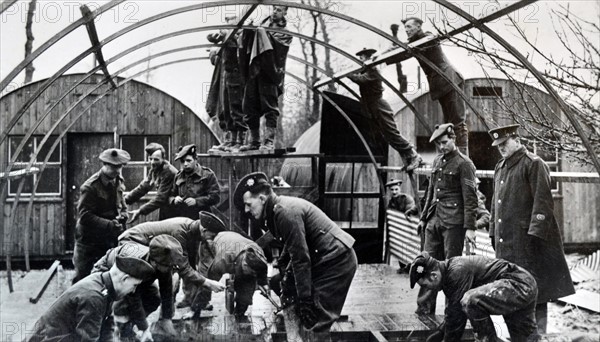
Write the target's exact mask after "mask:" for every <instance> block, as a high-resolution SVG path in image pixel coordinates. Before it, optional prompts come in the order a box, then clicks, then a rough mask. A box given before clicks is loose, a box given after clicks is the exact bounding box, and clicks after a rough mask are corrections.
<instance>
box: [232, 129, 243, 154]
mask: <svg viewBox="0 0 600 342" xmlns="http://www.w3.org/2000/svg"><path fill="white" fill-rule="evenodd" d="M245 143H246V131H238V132H237V138H235V139H233V145H232V146H231V148H230V149H229V150H230V151H231V152H233V153H237V152H239V151H240V148H241V147H242V146H243V145H244V144H245Z"/></svg>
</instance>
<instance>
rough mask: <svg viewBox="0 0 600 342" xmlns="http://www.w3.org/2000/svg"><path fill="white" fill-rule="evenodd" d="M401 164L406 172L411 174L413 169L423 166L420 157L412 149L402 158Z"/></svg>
mask: <svg viewBox="0 0 600 342" xmlns="http://www.w3.org/2000/svg"><path fill="white" fill-rule="evenodd" d="M402 162H403V163H404V167H405V169H406V172H412V171H413V170H414V169H416V168H418V167H419V165H421V164H423V158H421V155H419V154H418V153H417V151H416V150H415V149H414V148H413V149H411V151H410V153H408V154H406V155H404V156H402Z"/></svg>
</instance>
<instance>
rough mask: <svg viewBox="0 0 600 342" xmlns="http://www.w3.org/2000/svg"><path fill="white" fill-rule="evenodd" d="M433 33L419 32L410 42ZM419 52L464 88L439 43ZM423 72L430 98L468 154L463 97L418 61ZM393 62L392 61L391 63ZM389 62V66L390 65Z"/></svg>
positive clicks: (457, 143)
mask: <svg viewBox="0 0 600 342" xmlns="http://www.w3.org/2000/svg"><path fill="white" fill-rule="evenodd" d="M432 35H433V34H432V33H431V32H422V31H421V32H419V33H417V34H415V35H414V36H413V37H411V38H410V39H409V40H408V41H409V42H410V43H412V42H415V41H417V40H419V39H422V38H425V37H428V36H432ZM419 52H420V53H421V54H422V55H423V57H425V58H427V59H428V60H429V61H431V62H432V63H433V64H434V65H435V66H437V67H438V68H439V69H441V70H442V72H444V74H445V75H446V76H447V77H448V78H449V79H450V80H451V82H452V83H453V84H455V85H456V86H458V88H459V89H463V87H464V79H463V77H462V76H461V75H460V74H459V73H458V72H457V71H456V70H454V68H453V67H452V65H451V64H450V62H448V59H447V58H446V55H445V54H444V51H443V50H442V47H441V46H440V43H439V42H435V43H433V44H429V45H427V46H426V47H423V48H420V49H419ZM418 61H419V64H420V65H421V68H423V72H424V73H425V75H427V81H428V83H429V97H430V98H431V100H433V101H435V100H437V101H439V103H440V105H441V107H442V113H443V114H444V122H449V123H452V124H454V127H455V131H456V146H457V147H458V148H460V149H461V152H463V153H466V152H465V151H466V149H467V147H468V145H469V131H468V129H467V121H466V117H467V114H466V112H465V105H464V103H463V99H462V97H460V95H459V93H458V92H457V91H456V90H455V89H454V88H453V87H452V86H451V83H449V82H448V81H446V80H445V79H444V78H443V77H442V76H440V75H439V74H438V73H437V72H436V71H434V70H433V69H432V68H431V67H430V66H429V65H427V64H426V63H425V62H423V61H422V60H421V59H418ZM390 62H391V61H390ZM390 62H388V64H389V63H390Z"/></svg>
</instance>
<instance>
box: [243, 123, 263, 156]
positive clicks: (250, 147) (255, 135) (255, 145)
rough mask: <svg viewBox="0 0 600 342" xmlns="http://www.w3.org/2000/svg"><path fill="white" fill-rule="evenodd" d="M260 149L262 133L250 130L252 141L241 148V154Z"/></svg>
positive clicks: (257, 130)
mask: <svg viewBox="0 0 600 342" xmlns="http://www.w3.org/2000/svg"><path fill="white" fill-rule="evenodd" d="M259 147H260V131H259V129H258V128H257V129H251V130H250V141H249V142H248V143H247V144H245V145H242V146H240V152H244V151H254V150H258V149H259Z"/></svg>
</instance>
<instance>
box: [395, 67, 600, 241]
mask: <svg viewBox="0 0 600 342" xmlns="http://www.w3.org/2000/svg"><path fill="white" fill-rule="evenodd" d="M492 86H493V87H500V88H502V96H503V99H504V101H506V102H507V103H508V105H510V106H511V107H512V108H513V109H515V110H519V109H521V110H523V111H525V110H526V109H529V110H532V111H534V112H535V113H541V114H543V115H544V116H545V117H547V118H548V120H550V121H551V122H556V120H558V118H557V117H556V116H555V114H554V113H556V114H557V115H558V116H560V117H561V118H562V121H564V122H567V121H566V119H565V118H564V114H562V112H561V111H560V108H559V107H558V105H557V104H556V102H555V101H554V100H552V98H551V97H550V96H549V95H548V94H546V93H545V92H543V91H541V90H539V89H536V88H534V87H532V86H529V85H526V86H525V88H524V89H525V90H526V92H525V101H524V100H523V97H522V95H521V93H520V91H519V89H518V88H517V87H515V86H514V85H513V84H512V83H511V82H510V81H508V80H502V79H493V80H492V84H490V81H489V80H488V79H485V78H480V79H469V80H466V81H465V87H464V90H465V94H466V95H467V96H469V98H470V100H471V102H472V103H473V104H474V105H475V107H476V108H478V109H479V111H480V112H481V113H482V114H483V115H486V119H487V120H489V119H490V118H491V119H493V122H492V121H488V123H489V124H490V126H492V127H496V126H497V125H508V124H512V123H514V121H513V120H512V119H511V118H510V117H508V115H507V114H506V111H505V110H503V108H502V106H501V105H500V104H499V103H498V101H497V99H496V97H494V96H474V90H473V88H474V87H492ZM394 101H395V103H398V102H397V100H393V101H390V102H394ZM534 101H535V103H537V104H538V105H539V107H537V106H536V105H535V104H534ZM412 103H413V105H414V106H415V107H416V108H417V110H418V111H419V112H421V113H423V115H424V116H425V117H426V120H427V121H428V122H431V123H434V124H435V123H441V122H442V121H443V115H442V111H441V107H440V105H439V103H438V102H437V101H435V102H434V101H431V99H430V98H429V93H425V94H422V95H421V96H419V97H417V98H415V99H414V100H413V101H412ZM393 107H396V108H401V109H400V110H398V109H395V110H398V113H397V114H396V116H395V119H396V123H397V124H398V127H400V128H401V131H402V133H403V134H406V135H405V137H406V138H407V139H409V140H411V139H414V138H415V137H416V136H419V137H427V136H428V133H427V132H426V130H425V129H424V128H423V127H422V125H420V124H418V123H415V121H414V114H413V113H412V112H411V111H410V109H408V108H407V107H406V106H403V105H398V106H393ZM466 110H467V124H468V127H469V131H470V132H471V134H473V133H482V134H483V133H486V132H487V129H486V127H485V126H484V125H483V123H482V122H481V121H480V120H479V119H478V118H477V117H476V116H475V114H473V112H472V110H471V109H470V108H469V107H468V106H466ZM413 127H414V130H413V131H411V128H413ZM406 128H408V130H409V131H406ZM477 148H480V149H481V148H483V147H481V146H477ZM390 151H392V152H390V156H389V158H390V159H389V163H390V165H400V161H399V156H398V155H396V154H395V153H394V152H393V150H391V149H390ZM486 151H488V152H491V153H494V154H496V152H495V151H494V149H487V150H486ZM472 157H473V160H474V162H475V166H476V167H480V166H478V162H477V156H472ZM479 157H481V156H479ZM497 157H499V155H498V156H497ZM558 165H559V170H560V171H566V172H567V171H577V172H590V171H592V169H589V168H582V167H579V166H577V165H576V164H574V163H569V162H566V161H563V160H560V159H559V161H558ZM490 169H491V167H490ZM388 177H391V176H388ZM482 184H483V183H482ZM402 190H403V191H405V192H408V193H411V189H410V187H409V184H407V182H406V179H405V182H404V184H403V185H402ZM489 190H490V191H491V187H490V188H489ZM488 196H489V194H488ZM563 199H566V200H563ZM488 200H489V199H488ZM554 203H555V216H556V218H557V220H558V223H559V226H560V227H561V230H562V232H563V236H564V241H565V243H566V244H569V243H584V242H585V243H594V242H595V243H597V242H600V232H599V230H598V227H600V185H597V184H577V183H566V182H565V183H561V184H560V188H559V191H558V192H557V193H555V195H554Z"/></svg>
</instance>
